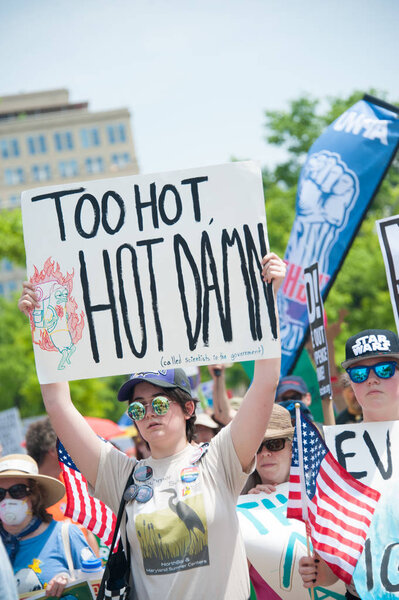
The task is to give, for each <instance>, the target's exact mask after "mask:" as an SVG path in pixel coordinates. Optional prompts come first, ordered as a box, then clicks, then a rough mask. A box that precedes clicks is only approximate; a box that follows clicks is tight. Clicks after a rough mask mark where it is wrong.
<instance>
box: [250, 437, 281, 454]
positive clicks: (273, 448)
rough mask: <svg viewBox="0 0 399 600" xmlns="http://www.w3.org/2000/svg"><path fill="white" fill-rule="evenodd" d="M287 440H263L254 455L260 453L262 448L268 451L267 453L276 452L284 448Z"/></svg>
mask: <svg viewBox="0 0 399 600" xmlns="http://www.w3.org/2000/svg"><path fill="white" fill-rule="evenodd" d="M286 441H287V438H276V439H275V440H264V441H263V442H262V443H261V445H260V446H259V448H258V451H257V453H256V454H259V453H260V452H262V450H263V448H266V450H269V452H278V451H279V450H282V449H283V448H284V447H285V442H286Z"/></svg>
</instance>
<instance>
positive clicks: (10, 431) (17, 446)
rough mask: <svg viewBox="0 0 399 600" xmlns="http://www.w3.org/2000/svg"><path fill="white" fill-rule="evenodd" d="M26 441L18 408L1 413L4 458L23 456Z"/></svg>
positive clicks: (0, 434)
mask: <svg viewBox="0 0 399 600" xmlns="http://www.w3.org/2000/svg"><path fill="white" fill-rule="evenodd" d="M24 439H25V436H24V434H23V428H22V421H21V417H20V416H19V410H18V408H15V407H14V408H8V409H7V410H2V411H1V412H0V443H1V446H2V449H3V450H2V453H3V456H5V455H6V454H21V453H22V452H24V450H23V449H22V446H21V444H22V442H23V440H24Z"/></svg>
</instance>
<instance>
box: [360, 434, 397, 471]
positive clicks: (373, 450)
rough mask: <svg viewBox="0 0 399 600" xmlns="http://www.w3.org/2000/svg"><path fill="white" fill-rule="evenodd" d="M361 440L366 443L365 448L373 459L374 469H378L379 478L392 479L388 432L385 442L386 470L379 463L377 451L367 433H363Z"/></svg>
mask: <svg viewBox="0 0 399 600" xmlns="http://www.w3.org/2000/svg"><path fill="white" fill-rule="evenodd" d="M363 439H364V441H365V442H366V446H367V448H368V449H369V450H370V454H371V456H372V457H373V460H374V462H375V465H376V467H377V468H378V470H379V472H380V473H381V477H382V478H383V479H390V478H391V477H392V453H391V440H390V437H389V430H388V431H387V442H386V449H387V463H388V464H387V468H386V469H384V466H383V464H382V462H381V459H380V457H379V456H378V453H377V450H376V448H375V446H374V444H373V440H372V439H371V437H370V434H369V432H368V431H365V432H364V433H363Z"/></svg>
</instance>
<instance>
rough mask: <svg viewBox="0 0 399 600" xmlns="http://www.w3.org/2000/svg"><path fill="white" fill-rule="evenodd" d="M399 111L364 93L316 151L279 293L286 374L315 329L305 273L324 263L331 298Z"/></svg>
mask: <svg viewBox="0 0 399 600" xmlns="http://www.w3.org/2000/svg"><path fill="white" fill-rule="evenodd" d="M398 113H399V109H397V108H396V107H394V106H391V105H389V104H386V103H385V102H382V101H380V100H377V99H376V98H372V97H371V96H365V97H364V99H363V100H360V101H359V102H357V103H356V104H355V105H354V106H352V107H351V108H349V109H348V110H347V111H346V112H344V113H343V114H342V115H341V116H340V117H338V119H336V120H335V121H334V122H333V123H332V124H331V125H330V126H329V127H327V129H326V130H325V131H324V133H323V134H322V135H321V136H320V137H319V138H318V139H317V140H316V141H315V143H314V144H313V146H312V147H311V148H310V150H309V153H308V156H307V159H306V162H305V164H304V166H303V168H302V171H301V174H300V177H299V181H298V189H297V198H296V217H295V221H294V224H293V227H292V230H291V235H290V239H289V241H288V246H287V250H286V253H285V257H284V259H285V260H286V262H287V275H286V278H285V281H284V284H283V286H282V287H281V289H280V291H279V293H278V305H279V313H280V327H281V346H282V347H281V350H282V375H286V374H287V373H289V372H290V371H292V369H293V367H294V365H295V362H296V359H297V357H298V355H299V352H300V350H301V349H302V346H303V344H304V341H305V338H306V335H307V331H308V326H309V323H308V314H307V307H306V291H305V280H304V269H306V268H307V267H309V266H310V265H312V264H313V263H315V262H317V263H318V265H319V279H320V290H321V293H322V298H323V300H324V301H325V299H326V298H327V294H328V292H329V290H330V288H331V286H332V284H333V282H334V279H335V277H336V276H337V274H338V271H339V269H340V267H341V264H342V262H343V261H344V259H345V256H346V254H347V252H348V250H349V248H350V246H351V244H352V241H353V239H354V237H355V236H356V233H357V231H358V229H359V227H360V225H361V223H362V220H363V218H364V216H365V214H366V212H367V209H368V207H369V205H370V203H371V201H372V199H373V197H374V196H375V194H376V192H377V191H378V188H379V186H380V184H381V182H382V180H383V178H384V176H385V173H386V172H387V170H388V168H389V165H390V163H391V161H392V159H393V157H394V155H395V152H396V150H397V148H398V145H399V118H398Z"/></svg>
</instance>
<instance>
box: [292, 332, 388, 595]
mask: <svg viewBox="0 0 399 600" xmlns="http://www.w3.org/2000/svg"><path fill="white" fill-rule="evenodd" d="M341 365H342V367H343V368H344V369H345V370H346V372H347V374H348V375H349V378H350V383H351V386H352V389H353V391H354V394H355V397H356V400H357V401H358V403H359V405H360V406H361V407H362V411H363V421H364V422H365V423H371V422H380V421H397V420H399V370H398V365H399V338H398V336H397V335H396V333H394V332H393V331H390V330H389V329H366V330H364V331H360V332H359V333H357V334H355V335H353V336H351V337H350V338H349V339H348V340H347V342H346V344H345V360H344V361H343V362H342V363H341ZM299 573H300V574H301V576H302V580H303V583H304V586H305V587H312V586H318V585H332V584H333V583H335V582H336V581H337V580H338V577H337V576H336V575H335V574H334V573H333V572H332V571H331V569H330V568H329V566H328V565H327V564H326V563H325V562H324V560H323V559H321V558H320V557H319V556H317V562H316V561H315V557H303V558H301V559H300V561H299ZM346 598H347V600H357V599H358V598H359V595H358V593H357V592H356V589H355V587H354V585H353V582H351V583H350V584H349V585H348V586H347V591H346Z"/></svg>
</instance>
